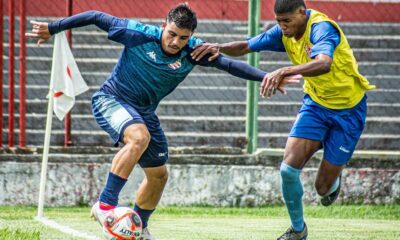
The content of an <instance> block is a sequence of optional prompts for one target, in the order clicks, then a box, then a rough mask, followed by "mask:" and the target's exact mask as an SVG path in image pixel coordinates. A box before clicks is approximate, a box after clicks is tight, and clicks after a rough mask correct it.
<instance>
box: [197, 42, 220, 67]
mask: <svg viewBox="0 0 400 240" xmlns="http://www.w3.org/2000/svg"><path fill="white" fill-rule="evenodd" d="M207 54H211V56H210V57H209V58H208V61H210V62H211V61H213V60H215V59H217V58H218V57H219V55H220V53H219V47H218V44H217V43H203V44H198V45H196V46H194V50H193V52H192V53H191V54H190V56H192V59H194V60H196V61H200V60H201V59H202V58H203V57H204V56H205V55H207Z"/></svg>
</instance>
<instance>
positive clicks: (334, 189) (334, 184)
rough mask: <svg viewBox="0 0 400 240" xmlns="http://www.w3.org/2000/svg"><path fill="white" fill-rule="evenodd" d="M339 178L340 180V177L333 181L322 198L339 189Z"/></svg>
mask: <svg viewBox="0 0 400 240" xmlns="http://www.w3.org/2000/svg"><path fill="white" fill-rule="evenodd" d="M339 178H340V177H338V178H336V180H335V182H334V183H333V185H332V187H331V189H329V191H328V192H327V193H325V195H324V196H323V197H325V196H329V195H330V194H331V193H333V192H334V191H336V189H337V188H338V187H339Z"/></svg>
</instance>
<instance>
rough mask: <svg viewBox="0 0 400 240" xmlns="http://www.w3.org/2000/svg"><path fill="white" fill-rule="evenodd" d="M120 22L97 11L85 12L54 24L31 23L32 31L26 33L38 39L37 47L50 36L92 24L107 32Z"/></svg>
mask: <svg viewBox="0 0 400 240" xmlns="http://www.w3.org/2000/svg"><path fill="white" fill-rule="evenodd" d="M118 21H122V20H121V19H119V18H116V17H114V16H111V15H108V14H106V13H103V12H99V11H87V12H83V13H79V14H76V15H73V16H71V17H67V18H64V19H61V20H57V21H54V22H50V23H47V22H36V21H31V23H32V31H31V32H29V33H26V34H25V36H26V37H29V38H34V39H38V45H40V44H41V43H43V42H45V41H47V40H48V39H49V38H50V37H51V35H53V34H56V33H58V32H61V31H64V30H68V29H72V28H77V27H83V26H87V25H91V24H94V25H96V26H97V27H99V28H100V29H102V30H104V31H107V32H108V31H109V29H110V28H111V26H113V24H114V25H115V24H116V23H118Z"/></svg>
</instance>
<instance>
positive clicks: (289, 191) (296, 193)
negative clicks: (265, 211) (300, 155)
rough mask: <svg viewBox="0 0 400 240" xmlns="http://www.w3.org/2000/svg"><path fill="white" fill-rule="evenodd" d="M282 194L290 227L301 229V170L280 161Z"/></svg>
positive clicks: (302, 224)
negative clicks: (290, 223)
mask: <svg viewBox="0 0 400 240" xmlns="http://www.w3.org/2000/svg"><path fill="white" fill-rule="evenodd" d="M280 171H281V179H282V195H283V198H284V200H285V204H286V207H287V209H288V212H289V216H290V220H291V222H292V227H293V229H294V230H295V231H296V232H301V231H303V228H304V217H303V202H302V197H303V185H302V184H301V181H300V174H301V170H300V169H296V168H293V167H291V166H289V165H288V164H286V163H284V162H282V165H281V169H280Z"/></svg>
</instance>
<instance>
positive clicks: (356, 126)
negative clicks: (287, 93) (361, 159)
mask: <svg viewBox="0 0 400 240" xmlns="http://www.w3.org/2000/svg"><path fill="white" fill-rule="evenodd" d="M366 116H367V96H366V95H365V96H364V97H363V99H362V100H361V101H360V102H359V103H358V104H357V105H356V106H354V107H353V108H349V109H341V110H334V109H329V108H326V107H324V106H321V105H320V104H318V103H316V102H314V101H313V100H312V99H311V97H310V96H309V95H305V96H304V100H303V106H302V107H301V108H300V110H299V113H298V115H297V118H296V121H295V123H294V125H293V127H292V130H291V131H290V135H289V136H290V137H298V138H305V139H310V140H316V141H320V142H321V143H322V147H323V148H324V159H325V160H327V161H328V162H329V163H331V164H333V165H336V166H342V165H344V164H346V163H347V162H349V160H350V158H351V156H352V154H353V152H354V149H355V147H356V145H357V142H358V140H359V139H360V136H361V133H362V131H363V130H364V126H365V119H366Z"/></svg>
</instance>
